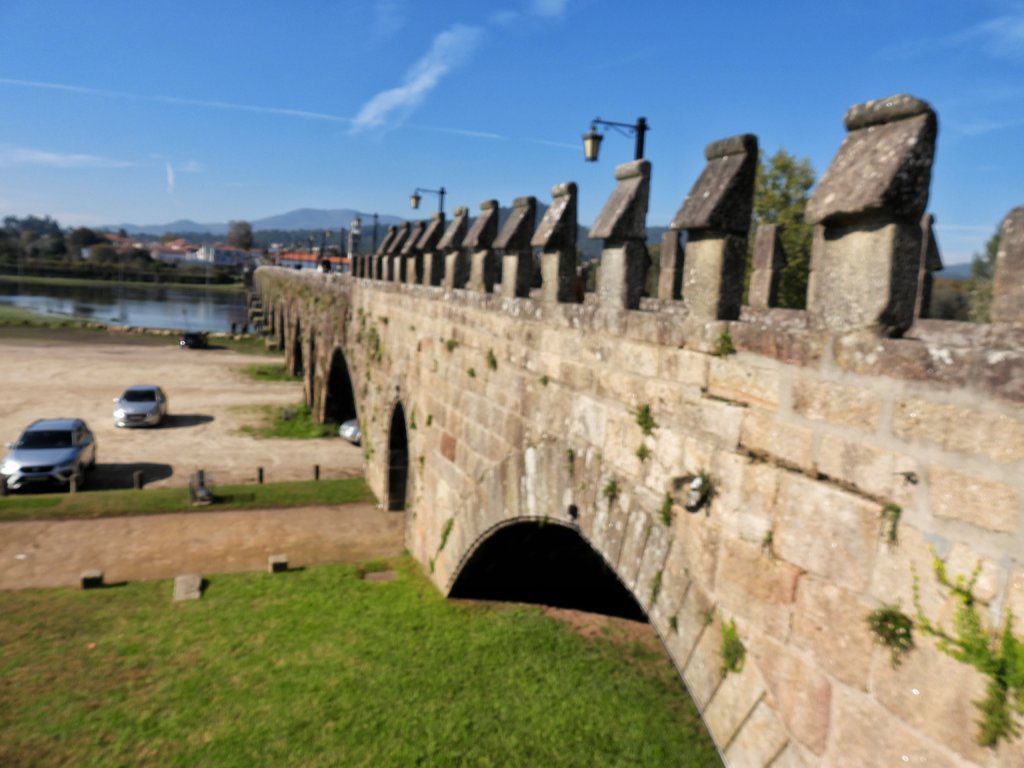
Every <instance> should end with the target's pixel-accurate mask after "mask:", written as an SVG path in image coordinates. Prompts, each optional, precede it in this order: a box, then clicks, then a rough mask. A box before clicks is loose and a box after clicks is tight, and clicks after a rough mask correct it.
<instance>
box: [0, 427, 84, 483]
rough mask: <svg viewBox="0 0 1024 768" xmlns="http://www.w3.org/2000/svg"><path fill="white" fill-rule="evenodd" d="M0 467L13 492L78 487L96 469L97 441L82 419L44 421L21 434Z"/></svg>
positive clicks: (11, 445) (10, 446)
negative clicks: (28, 487)
mask: <svg viewBox="0 0 1024 768" xmlns="http://www.w3.org/2000/svg"><path fill="white" fill-rule="evenodd" d="M7 447H8V448H9V449H10V453H8V454H7V456H5V457H4V460H3V464H0V476H2V479H3V481H4V482H6V483H7V487H8V488H10V489H11V490H15V491H16V490H19V489H21V488H25V487H26V486H29V485H62V486H68V487H70V486H71V480H72V478H74V479H75V484H76V486H79V487H80V486H81V485H82V484H84V482H85V475H86V472H87V471H88V470H90V469H92V468H93V467H95V466H96V438H95V437H93V434H92V432H91V431H89V427H87V426H86V424H85V422H84V421H82V420H81V419H41V420H39V421H35V422H33V423H32V424H30V425H29V426H28V428H27V429H26V430H25V431H24V432H22V434H21V437H19V438H18V442H16V443H8V444H7Z"/></svg>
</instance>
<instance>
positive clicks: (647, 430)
mask: <svg viewBox="0 0 1024 768" xmlns="http://www.w3.org/2000/svg"><path fill="white" fill-rule="evenodd" d="M633 415H634V416H636V423H637V426H638V427H640V430H641V431H642V432H643V433H644V435H650V434H652V433H653V432H654V430H655V429H657V427H658V423H657V422H656V421H655V420H654V416H653V414H652V413H651V406H649V405H648V404H647V403H643V404H642V405H640V406H638V407H637V409H636V412H635V413H634V414H633Z"/></svg>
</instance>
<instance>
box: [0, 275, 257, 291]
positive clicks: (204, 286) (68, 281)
mask: <svg viewBox="0 0 1024 768" xmlns="http://www.w3.org/2000/svg"><path fill="white" fill-rule="evenodd" d="M0 283H20V284H24V285H63V286H67V287H69V288H89V287H99V286H103V287H109V286H121V287H124V288H176V289H181V288H187V289H192V290H202V291H216V292H218V293H241V292H242V291H244V290H245V285H244V284H243V283H240V282H238V283H181V282H174V283H163V282H152V281H148V280H104V279H101V278H96V277H40V276H38V275H0Z"/></svg>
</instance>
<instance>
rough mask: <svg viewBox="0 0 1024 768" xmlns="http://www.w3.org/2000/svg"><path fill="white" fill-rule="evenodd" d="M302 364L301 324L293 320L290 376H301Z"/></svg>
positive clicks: (297, 320) (296, 319)
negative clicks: (293, 330) (293, 331)
mask: <svg viewBox="0 0 1024 768" xmlns="http://www.w3.org/2000/svg"><path fill="white" fill-rule="evenodd" d="M302 363H303V361H302V323H300V322H299V319H298V318H295V335H294V336H293V338H292V376H301V375H302V373H303V367H302Z"/></svg>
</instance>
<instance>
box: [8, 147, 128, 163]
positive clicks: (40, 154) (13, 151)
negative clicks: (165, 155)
mask: <svg viewBox="0 0 1024 768" xmlns="http://www.w3.org/2000/svg"><path fill="white" fill-rule="evenodd" d="M14 165H35V166H42V167H46V168H130V167H132V166H134V165H137V163H132V162H129V161H127V160H115V159H113V158H110V157H101V156H100V155H87V154H78V153H70V154H69V153H64V152H49V151H46V150H43V149H31V148H29V147H12V146H0V166H14Z"/></svg>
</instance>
